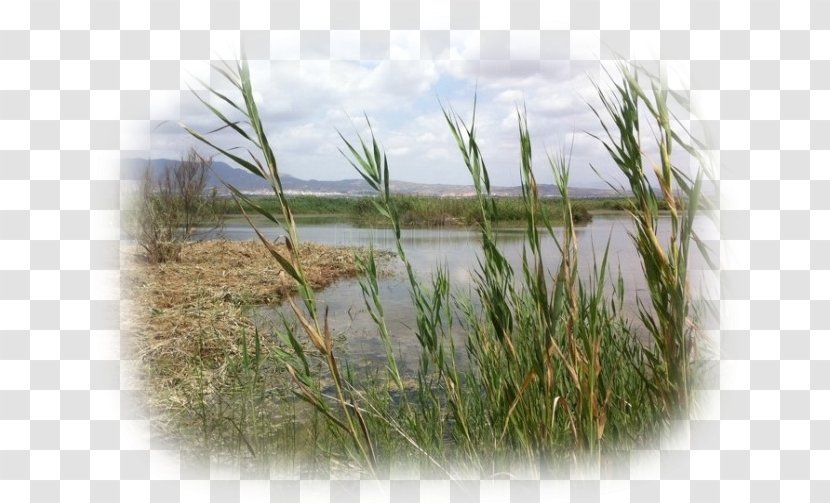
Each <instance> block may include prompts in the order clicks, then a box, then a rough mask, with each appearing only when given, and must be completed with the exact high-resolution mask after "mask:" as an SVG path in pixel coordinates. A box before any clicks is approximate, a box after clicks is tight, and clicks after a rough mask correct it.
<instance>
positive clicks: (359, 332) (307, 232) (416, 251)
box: [222, 213, 703, 371]
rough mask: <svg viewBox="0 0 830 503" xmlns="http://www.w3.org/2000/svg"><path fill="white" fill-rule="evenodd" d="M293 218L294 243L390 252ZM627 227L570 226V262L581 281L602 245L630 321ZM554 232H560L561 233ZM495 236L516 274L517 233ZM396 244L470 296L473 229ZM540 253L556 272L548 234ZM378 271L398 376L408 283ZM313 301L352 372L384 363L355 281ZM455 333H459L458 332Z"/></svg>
mask: <svg viewBox="0 0 830 503" xmlns="http://www.w3.org/2000/svg"><path fill="white" fill-rule="evenodd" d="M297 221H298V234H299V238H300V239H301V240H303V241H312V242H315V243H320V244H327V245H339V246H369V245H370V244H373V245H374V247H375V248H376V249H380V250H390V251H394V249H395V242H394V237H393V234H392V231H391V230H389V229H378V228H368V227H360V226H357V225H355V224H353V223H350V222H347V221H336V220H334V219H332V218H326V217H307V218H298V219H297ZM265 223H267V222H266V221H264V220H263V221H262V227H261V228H260V230H261V231H263V233H264V234H265V236H266V237H268V238H269V239H276V238H277V237H278V236H280V235H282V234H283V232H282V231H281V230H280V229H277V228H275V227H273V226H272V227H266V226H265V225H264V224H265ZM258 225H260V222H258ZM658 225H659V226H658V231H659V232H658V234H659V236H660V239H661V240H664V241H666V240H668V235H669V233H670V220H669V218H668V217H661V218H660V220H659V224H658ZM632 229H633V223H632V221H631V219H630V217H628V216H627V215H625V214H623V213H619V214H607V215H605V214H602V215H595V216H594V218H593V221H592V222H590V223H588V224H585V225H582V226H578V227H577V229H576V234H577V240H578V261H579V264H580V275H581V276H582V277H583V279H586V280H587V278H588V276H587V271H588V270H590V269H591V268H592V264H593V263H594V253H595V254H596V260H597V262H599V261H601V260H602V254H603V253H604V250H605V246H606V244H608V246H609V265H610V269H611V271H610V272H611V273H612V274H611V277H612V278H616V275H617V272H620V273H621V274H622V277H623V280H624V282H625V293H626V297H625V305H624V312H625V313H626V315H627V316H628V317H629V319H633V318H634V317H636V304H635V294H638V295H646V294H647V290H646V285H645V280H644V278H643V275H642V271H641V268H640V261H639V257H638V255H637V253H636V251H635V249H634V246H633V243H632V241H631V238H630V237H629V235H628V232H629V231H631V230H632ZM559 232H560V235H561V229H559ZM222 234H223V235H224V236H225V237H226V238H227V239H232V240H249V239H254V238H256V236H255V234H254V233H253V231H252V230H251V228H250V227H249V226H248V224H247V223H246V222H230V223H229V224H227V225H226V226H225V228H224V230H223V231H222ZM497 239H498V243H499V246H500V247H501V249H502V250H503V252H504V253H505V256H506V257H507V258H508V260H509V261H510V263H511V265H512V266H513V268H514V271H516V273H517V274H519V275H520V274H521V265H520V264H521V256H522V249H523V246H524V243H525V231H524V229H519V228H516V229H508V228H504V229H499V230H498V231H497ZM402 240H403V245H404V249H405V250H406V252H407V255H408V257H409V259H410V261H411V262H412V265H413V268H414V269H415V271H417V272H418V273H419V274H420V276H421V278H422V279H423V280H424V281H425V282H428V281H429V279H430V276H431V274H432V272H433V271H434V270H435V268H436V267H443V268H445V269H446V271H447V272H448V273H449V278H450V285H451V288H452V289H453V291H454V292H461V293H462V294H465V293H469V292H470V290H471V287H472V277H473V276H472V274H473V271H474V269H475V268H476V267H477V257H478V256H479V254H480V253H481V238H480V234H479V232H478V231H477V230H476V229H475V228H457V227H441V228H422V229H403V230H402ZM542 249H543V250H545V252H544V254H543V258H544V260H545V264H546V266H547V267H549V268H553V269H555V268H556V267H558V265H559V257H560V254H559V251H558V249H557V247H556V244H555V242H554V240H553V239H552V238H551V237H550V236H545V237H543V238H542ZM692 268H696V269H698V270H700V269H703V261H702V258H701V257H700V256H699V254H698V255H697V256H696V257H694V260H693V263H692ZM386 269H388V274H384V275H382V277H381V278H380V279H379V286H380V295H381V298H382V299H383V306H384V313H385V319H386V323H387V326H388V327H389V331H390V333H391V334H392V337H393V340H394V341H395V343H396V344H397V345H398V349H399V351H400V354H401V355H402V361H401V362H400V364H401V366H402V367H403V368H402V371H406V370H407V369H406V367H412V366H414V365H416V364H417V356H418V353H419V351H418V342H417V339H416V337H415V335H414V332H413V329H412V327H414V326H415V315H414V311H413V308H412V303H411V299H410V293H409V282H408V280H407V278H406V275H405V273H404V268H403V266H402V265H401V262H400V260H398V259H397V258H396V257H395V258H392V259H391V260H390V261H389V265H388V267H386ZM609 291H610V290H609ZM317 300H318V303H319V305H320V307H321V312H323V311H324V309H325V307H327V308H328V315H329V324H330V326H331V327H332V331H333V334H334V335H335V337H337V336H343V339H344V341H343V343H341V345H340V347H341V351H342V350H345V351H347V352H348V353H350V354H351V355H352V356H358V358H351V359H350V362H352V363H353V364H354V363H357V366H358V367H360V366H362V365H360V362H364V363H370V362H377V361H385V357H386V356H385V352H384V349H383V347H382V345H381V343H380V340H379V337H378V335H377V329H376V327H375V325H374V323H373V322H372V320H371V318H370V316H369V314H368V312H367V311H366V308H365V306H364V303H363V297H362V292H361V289H360V286H359V284H358V281H357V279H347V280H341V281H339V282H337V283H335V284H333V285H331V286H329V287H327V288H325V289H323V290H321V291H319V292H318V293H317ZM280 309H283V310H284V311H285V312H287V310H285V309H284V308H281V307H279V306H263V307H261V308H258V309H257V310H256V317H257V324H258V325H259V326H261V327H266V326H267V325H268V324H269V323H270V322H273V321H274V320H276V319H278V316H279V315H278V314H277V313H278V312H279V310H280ZM289 319H291V316H289ZM456 326H457V324H456ZM458 332H459V335H461V334H460V332H461V331H460V330H458ZM346 334H348V336H347V337H346ZM457 342H459V343H460V342H461V341H460V340H459V341H457ZM409 370H412V369H409Z"/></svg>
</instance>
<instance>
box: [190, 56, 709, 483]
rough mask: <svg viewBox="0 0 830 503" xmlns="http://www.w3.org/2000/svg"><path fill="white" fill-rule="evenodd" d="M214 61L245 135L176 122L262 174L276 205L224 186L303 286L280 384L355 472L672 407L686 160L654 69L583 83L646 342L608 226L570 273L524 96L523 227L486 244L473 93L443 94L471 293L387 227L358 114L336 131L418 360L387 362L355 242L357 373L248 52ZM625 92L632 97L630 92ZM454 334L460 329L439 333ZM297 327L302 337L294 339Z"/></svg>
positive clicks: (679, 333)
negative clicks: (474, 210)
mask: <svg viewBox="0 0 830 503" xmlns="http://www.w3.org/2000/svg"><path fill="white" fill-rule="evenodd" d="M218 70H219V72H220V73H221V74H222V75H224V76H225V78H227V79H228V80H229V81H230V82H231V84H232V85H233V86H234V87H235V88H236V90H237V91H238V92H239V93H240V95H241V97H242V104H238V103H236V102H235V101H233V100H232V99H230V98H229V97H227V96H226V95H225V94H222V93H220V92H218V91H216V90H214V89H211V88H208V89H209V91H210V92H211V93H212V94H213V95H215V96H216V98H218V99H219V100H221V101H223V102H225V103H226V104H228V105H230V106H231V107H232V108H233V109H235V112H236V113H237V114H241V116H242V119H241V120H238V121H237V120H231V119H229V118H227V117H226V116H225V115H224V114H223V113H222V112H221V111H219V110H218V109H217V108H215V107H213V106H212V105H210V104H209V103H208V102H207V101H206V100H203V102H204V103H205V105H206V106H208V108H210V110H211V111H212V112H213V113H214V114H215V115H216V116H217V118H219V119H220V121H221V122H222V123H223V124H224V127H226V128H231V129H233V130H234V131H235V132H237V133H238V134H239V135H240V136H241V137H242V138H244V139H245V140H247V141H248V142H249V144H251V145H253V147H254V149H255V151H257V152H258V153H257V154H254V153H253V152H251V151H250V150H249V151H248V152H249V154H250V160H248V159H247V158H243V157H241V156H238V155H236V154H234V153H233V152H231V151H230V150H228V149H223V148H221V147H218V146H216V145H215V144H214V143H213V142H212V141H211V140H209V139H208V138H207V137H206V136H204V135H202V134H200V133H198V132H195V131H193V130H192V129H188V131H189V132H190V133H191V134H192V135H193V136H194V137H195V138H197V139H199V140H200V141H203V142H204V143H206V144H208V145H210V146H212V147H214V148H215V149H217V151H218V152H220V153H222V154H224V155H225V156H227V157H229V158H230V159H232V160H233V161H235V162H236V163H238V164H239V165H240V166H242V167H244V168H246V169H248V170H249V171H251V172H253V173H254V174H256V175H257V176H260V177H262V178H264V179H266V180H268V181H269V182H270V183H271V186H272V188H273V192H274V194H275V197H276V199H277V202H278V206H279V210H280V213H281V216H282V218H281V219H279V218H278V215H275V214H274V213H273V212H272V211H271V210H270V209H269V208H266V207H264V206H262V205H261V204H258V202H257V201H256V200H254V199H252V198H250V197H248V196H246V195H244V194H242V193H241V192H239V191H238V190H236V189H235V188H233V187H229V189H230V190H231V192H232V193H233V195H234V197H235V199H236V201H237V203H238V204H239V206H240V209H241V210H242V211H243V212H244V213H245V215H246V216H247V210H252V211H256V212H257V213H260V214H262V215H264V216H265V217H266V218H267V219H268V220H270V221H271V222H272V223H274V224H276V225H282V226H283V227H284V228H285V229H286V231H287V233H288V237H287V240H286V243H287V246H286V249H285V250H281V249H279V248H277V247H275V246H274V245H273V244H272V243H270V242H268V241H267V240H266V239H265V238H264V237H263V235H262V234H261V233H260V232H259V231H258V230H256V228H255V230H256V233H257V235H258V236H259V237H260V239H261V240H262V242H263V244H264V245H265V246H266V247H267V248H268V250H269V251H270V252H271V254H272V255H273V256H274V258H275V259H276V260H277V261H278V262H279V263H280V265H281V266H282V267H283V269H284V270H285V272H286V273H287V274H289V275H290V276H291V277H292V278H293V279H294V280H295V281H296V282H297V284H298V287H299V291H300V296H301V298H302V300H303V304H304V309H301V308H300V307H299V306H297V305H296V304H295V303H294V302H293V301H289V302H290V305H291V307H292V310H293V311H294V313H295V315H296V316H297V319H298V321H299V325H300V326H301V327H302V329H303V333H304V334H305V335H304V337H303V336H302V335H301V334H300V333H297V332H296V331H294V330H291V329H290V327H289V326H288V324H287V323H286V327H285V329H284V330H282V331H281V332H280V334H279V335H280V337H281V339H282V341H283V343H284V345H283V347H282V349H280V350H279V351H278V352H277V354H278V357H279V361H280V363H281V364H282V365H283V366H284V367H285V368H286V369H287V371H288V373H289V374H290V375H291V377H292V378H293V380H294V382H295V385H296V390H295V392H296V394H297V396H299V397H300V398H301V399H302V400H304V401H306V402H307V403H309V404H311V405H312V406H313V408H314V409H315V410H317V411H318V412H319V413H321V414H322V416H323V417H324V418H325V422H326V425H327V426H328V429H329V433H330V434H331V435H332V437H333V439H334V441H335V442H334V445H333V446H332V449H333V452H332V453H331V454H332V455H342V456H343V457H344V459H348V460H349V461H350V462H351V463H353V464H354V465H356V466H357V467H359V468H361V469H366V470H368V471H369V472H370V473H377V471H376V470H377V469H379V468H380V467H381V465H382V464H385V463H391V462H399V461H404V462H410V463H415V464H418V465H425V466H431V467H434V468H436V469H438V470H442V471H449V470H450V466H455V467H464V468H469V469H473V470H478V471H479V472H480V473H485V472H486V473H493V472H495V471H497V470H498V469H499V466H501V465H502V464H503V463H511V462H518V463H521V464H523V465H525V466H533V465H538V463H539V462H540V461H546V460H551V459H566V458H569V457H577V456H578V455H580V454H587V455H588V456H590V457H596V456H599V455H600V454H601V453H602V452H603V451H607V450H609V449H614V448H625V447H627V446H631V445H635V444H637V443H638V442H641V441H642V440H643V439H644V438H646V437H647V436H648V435H649V433H653V431H654V430H655V429H657V428H659V427H660V426H661V425H665V424H666V423H667V422H668V420H669V419H670V418H671V417H672V415H673V414H675V413H677V412H678V411H683V410H685V409H686V407H687V405H688V402H689V396H690V378H689V377H690V372H691V370H690V369H691V366H690V361H691V355H692V345H693V341H694V337H695V335H696V332H695V324H694V312H693V310H692V308H691V302H692V290H691V287H690V286H689V284H688V261H689V256H690V243H691V241H692V240H694V239H695V236H694V231H693V227H692V223H693V221H694V218H695V211H696V208H697V206H698V204H699V198H700V191H701V180H702V178H701V175H698V176H697V177H696V178H695V179H691V178H688V177H686V176H685V175H683V174H682V173H681V172H680V170H678V169H677V168H676V167H675V166H674V165H673V164H672V158H671V153H672V144H673V142H676V143H678V144H681V145H682V146H683V147H684V148H688V149H691V147H690V146H689V144H687V143H685V142H683V141H682V140H681V139H680V137H679V135H678V134H677V133H676V132H675V131H674V130H673V129H672V121H671V117H670V115H669V113H668V108H667V96H668V95H667V93H666V92H665V91H663V90H662V89H661V88H659V87H658V85H657V84H654V87H653V95H654V96H653V97H648V96H647V93H645V92H644V91H643V90H642V88H641V87H640V85H639V83H638V80H637V75H636V74H635V73H633V72H631V71H628V70H625V71H624V72H623V80H622V82H619V83H616V84H615V85H614V88H613V90H612V91H604V90H602V89H600V88H597V91H598V93H599V95H600V99H601V101H602V103H603V104H604V106H605V107H606V109H607V112H608V114H609V115H610V117H611V122H610V124H609V123H607V122H603V128H604V129H605V132H606V134H607V136H608V139H602V140H601V141H602V142H603V144H604V145H605V147H606V149H607V151H608V153H609V154H610V155H611V157H612V159H613V160H614V161H615V163H616V164H617V166H618V167H619V169H620V170H621V172H622V173H623V174H624V175H625V177H626V179H627V181H628V184H629V186H630V190H631V192H632V193H633V195H634V197H633V202H632V203H631V207H630V208H629V213H630V214H631V216H632V217H633V219H634V222H635V231H634V232H633V233H632V236H633V239H634V243H635V246H636V249H637V251H638V253H639V255H640V258H641V262H642V266H643V270H644V273H645V277H646V281H647V284H648V287H649V291H650V294H651V301H650V302H649V301H648V300H643V299H639V300H638V306H639V317H640V321H641V322H642V324H643V325H644V326H645V329H646V330H647V331H648V334H649V335H650V339H651V343H643V342H642V341H641V337H640V336H639V334H638V332H637V330H636V329H634V328H633V327H632V325H631V323H630V322H629V321H627V320H626V319H625V317H624V316H623V315H622V313H621V312H620V306H621V305H622V303H623V295H624V285H623V283H622V280H621V278H620V277H618V278H617V281H616V284H614V285H613V286H612V287H611V288H612V289H611V291H610V292H609V291H607V289H608V283H613V282H612V281H610V280H611V278H609V275H610V270H609V265H608V244H606V246H605V249H604V250H603V251H602V253H601V259H599V260H597V259H596V256H595V259H594V262H593V264H592V268H591V270H590V273H589V274H588V279H587V281H586V280H583V279H582V277H581V276H580V274H579V271H578V266H579V264H578V263H577V262H578V261H577V256H578V254H577V247H578V243H577V238H576V232H575V222H574V210H573V208H574V206H573V203H572V201H571V199H570V194H569V191H568V184H569V172H570V166H569V156H568V154H567V153H566V152H565V151H562V152H560V153H559V154H557V155H549V156H548V157H547V163H548V165H549V168H550V169H551V170H552V173H553V176H554V180H555V181H556V184H557V186H558V188H559V191H560V198H559V202H560V206H561V214H562V215H563V217H564V218H563V224H562V226H561V227H554V226H553V224H552V218H551V215H550V211H549V207H548V206H547V205H546V204H543V203H542V201H541V198H540V196H539V190H538V183H537V181H536V178H535V174H534V166H533V153H532V148H531V139H530V133H529V128H528V124H527V114H526V112H525V111H524V110H521V109H520V110H517V119H518V124H519V127H518V141H519V145H520V158H519V167H520V175H521V184H522V207H523V208H522V212H523V219H524V222H525V223H526V226H525V227H526V234H527V241H526V244H525V245H524V248H523V253H522V258H521V262H520V269H521V270H520V271H518V270H514V267H513V266H511V264H510V262H509V261H508V259H507V258H506V256H505V255H504V253H503V252H502V251H501V249H500V247H499V246H498V239H497V233H496V231H495V230H494V225H493V223H494V222H495V221H496V220H497V218H498V214H497V212H498V207H497V204H496V203H495V199H494V197H493V195H492V193H491V186H490V177H489V172H488V169H487V166H486V163H485V161H484V157H483V155H482V152H481V149H480V146H479V144H478V141H477V138H476V121H475V103H474V107H473V115H472V119H471V121H470V122H469V123H467V122H465V121H464V120H463V119H462V117H461V116H460V115H458V114H457V113H455V112H454V111H453V110H452V109H450V108H446V107H442V111H443V115H444V118H445V121H446V123H447V125H448V127H449V130H450V133H451V135H452V137H453V139H454V140H455V143H456V145H457V148H458V151H459V153H460V154H461V158H462V160H463V162H464V165H465V167H466V168H467V170H468V172H469V173H470V176H471V179H472V182H473V186H474V188H475V192H476V196H475V198H476V201H477V207H478V212H479V215H478V217H477V218H476V219H475V221H476V222H477V226H478V229H479V232H480V236H481V243H482V249H481V252H482V253H481V255H480V256H479V260H478V264H477V267H476V269H475V271H474V285H473V291H472V293H471V295H470V296H464V295H461V294H455V293H453V292H452V290H451V285H450V282H449V277H448V274H447V272H446V271H444V270H442V269H441V268H439V269H437V270H436V271H434V273H433V275H432V277H431V278H430V279H429V280H425V279H424V276H422V275H419V274H418V272H417V271H415V269H414V267H413V265H412V263H411V262H410V260H409V258H408V255H407V250H406V247H405V246H404V245H403V243H402V239H401V235H402V232H401V228H402V225H401V212H400V210H399V207H398V204H399V201H400V200H399V199H397V198H395V197H394V196H393V194H392V192H391V190H390V175H389V163H388V160H387V157H386V155H385V153H384V151H383V149H382V147H381V145H380V142H379V141H378V139H377V138H376V136H375V134H374V131H373V129H372V127H371V123H370V122H369V120H368V118H367V119H366V120H367V124H368V126H369V138H368V140H366V139H364V138H363V137H361V136H360V135H358V138H357V140H352V141H350V140H349V139H347V138H346V137H345V135H343V134H340V136H341V139H342V140H343V142H344V149H343V151H342V153H343V155H344V157H346V159H348V161H349V162H350V164H351V165H352V166H353V167H354V168H355V170H356V171H357V172H358V173H359V174H360V175H361V176H362V177H363V178H364V179H365V180H366V182H367V183H368V185H369V186H370V187H371V188H372V189H373V190H374V191H375V192H376V194H377V197H376V198H374V199H372V204H373V206H374V208H375V210H376V211H377V212H378V214H379V215H381V216H382V217H383V218H385V219H386V220H387V221H388V224H389V226H390V227H391V229H392V232H393V235H394V238H395V248H396V251H397V255H398V258H399V259H400V261H401V262H402V263H403V265H404V268H405V271H406V278H407V280H408V283H409V290H410V295H411V298H412V304H413V309H414V313H415V319H416V323H415V326H414V327H413V331H414V336H415V337H416V338H417V341H418V343H419V347H420V355H419V360H418V367H417V369H416V371H415V375H414V376H413V378H411V379H410V378H409V376H407V375H405V374H404V372H402V371H401V368H400V365H399V361H398V356H397V355H396V347H395V344H394V341H393V334H392V333H391V331H390V328H389V327H388V326H387V324H386V321H385V318H384V310H383V303H382V299H381V295H380V288H379V285H378V267H377V262H376V257H375V253H374V250H371V251H370V253H369V255H368V257H366V258H365V259H360V260H359V265H360V267H361V269H362V271H363V273H364V274H363V277H362V279H361V280H360V285H361V288H362V291H363V297H364V303H365V306H366V309H367V311H368V312H369V314H370V316H371V317H372V319H373V320H374V322H375V324H376V326H377V329H378V334H379V337H380V340H381V342H382V343H383V345H384V348H385V350H386V369H385V372H384V373H382V374H376V375H375V376H374V377H372V378H369V377H366V376H357V375H355V373H354V372H352V371H351V368H350V366H349V365H348V361H346V362H345V363H344V362H342V361H341V358H340V356H339V355H336V354H335V345H334V342H333V339H332V337H331V332H330V330H329V327H328V324H327V320H326V316H325V313H323V314H322V315H321V314H320V313H319V312H318V309H317V306H316V302H315V299H314V292H313V291H312V289H311V286H310V285H309V284H308V282H307V280H306V279H305V275H304V273H303V268H302V260H301V257H299V256H298V254H297V252H296V244H297V233H296V224H295V222H294V219H293V216H292V212H291V209H290V207H289V204H288V201H287V199H286V197H285V193H284V191H283V189H282V185H281V182H280V177H279V170H278V167H277V162H276V158H275V155H274V153H273V151H272V149H271V147H270V146H269V144H268V140H267V138H266V135H265V131H264V128H263V124H262V122H261V119H260V117H259V113H258V111H257V107H256V103H255V102H254V99H253V91H252V88H251V82H250V73H249V70H248V66H247V64H246V62H245V61H242V62H240V63H237V65H236V66H235V67H234V66H231V65H224V66H222V67H220V68H219V69H218ZM200 99H201V98H200ZM641 103H643V104H645V110H641V109H640V104H641ZM595 112H596V110H595ZM641 112H645V113H647V114H650V117H651V119H652V120H653V122H654V123H655V124H656V127H657V131H658V134H657V138H656V139H657V143H658V149H659V151H660V163H659V164H658V166H659V169H658V170H657V178H658V181H659V184H660V187H659V190H660V191H661V192H660V196H658V194H657V193H655V191H654V189H652V187H651V185H650V183H649V182H648V178H647V176H646V172H645V170H644V168H643V162H644V160H643V157H644V150H643V147H642V144H641V138H640V115H641ZM597 115H598V116H599V115H600V114H599V113H597ZM601 120H602V119H601ZM676 187H679V188H680V190H679V191H678V190H676ZM661 201H662V202H661ZM660 204H665V205H666V206H667V207H668V209H669V212H670V215H671V218H670V220H671V228H672V231H671V237H670V239H669V242H668V244H667V245H663V244H661V243H660V241H659V239H657V230H656V227H657V209H658V205H660ZM280 222H282V223H280ZM252 225H253V224H252ZM545 236H547V237H549V238H551V240H552V241H553V242H554V243H555V245H556V247H557V249H558V251H559V253H560V256H561V258H560V259H559V263H558V265H556V266H555V267H551V266H549V265H548V264H546V263H545V260H544V258H543V257H544V252H545V250H544V249H543V242H544V239H547V238H545ZM543 238H544V239H543ZM458 337H460V338H461V340H462V342H463V347H460V348H457V347H456V344H457V340H456V339H457V338H458ZM652 344H653V345H652ZM309 345H310V346H311V347H312V348H313V349H314V353H313V354H312V353H310V352H309V351H308V350H307V349H306V348H307V346H309ZM459 350H460V354H459ZM314 358H316V359H318V360H320V361H321V362H323V363H324V366H323V368H324V369H325V370H324V371H321V370H319V367H318V366H315V365H312V364H311V360H312V359H314ZM327 383H331V385H332V387H333V389H334V395H333V396H332V395H330V394H328V393H327V392H326V391H325V390H326V384H327Z"/></svg>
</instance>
